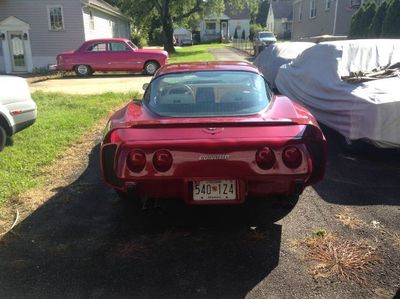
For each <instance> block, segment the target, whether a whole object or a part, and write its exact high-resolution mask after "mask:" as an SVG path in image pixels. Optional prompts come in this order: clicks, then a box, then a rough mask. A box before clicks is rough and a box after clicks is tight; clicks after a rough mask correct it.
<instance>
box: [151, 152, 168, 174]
mask: <svg viewBox="0 0 400 299" xmlns="http://www.w3.org/2000/svg"><path fill="white" fill-rule="evenodd" d="M172 160H173V159H172V155H171V153H170V152H169V151H167V150H159V151H156V152H155V153H154V156H153V165H154V168H155V169H156V170H158V171H160V172H165V171H167V170H168V169H170V168H171V166H172Z"/></svg>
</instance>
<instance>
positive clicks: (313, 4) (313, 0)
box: [310, 0, 317, 19]
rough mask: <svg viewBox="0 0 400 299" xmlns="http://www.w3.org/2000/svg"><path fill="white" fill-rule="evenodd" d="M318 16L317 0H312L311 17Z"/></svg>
mask: <svg viewBox="0 0 400 299" xmlns="http://www.w3.org/2000/svg"><path fill="white" fill-rule="evenodd" d="M316 16H317V7H316V6H315V0H310V19H311V18H315V17H316Z"/></svg>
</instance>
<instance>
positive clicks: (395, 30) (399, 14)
mask: <svg viewBox="0 0 400 299" xmlns="http://www.w3.org/2000/svg"><path fill="white" fill-rule="evenodd" d="M387 5H388V7H387V11H386V16H385V18H384V20H383V24H382V33H381V36H382V37H392V38H396V37H397V38H398V37H400V0H390V1H389V2H388V4H387Z"/></svg>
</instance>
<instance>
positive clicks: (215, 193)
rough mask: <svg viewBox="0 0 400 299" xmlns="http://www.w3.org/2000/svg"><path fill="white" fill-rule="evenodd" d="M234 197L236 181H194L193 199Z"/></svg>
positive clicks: (228, 198)
mask: <svg viewBox="0 0 400 299" xmlns="http://www.w3.org/2000/svg"><path fill="white" fill-rule="evenodd" d="M233 199H236V181H235V180H220V181H194V182H193V200H233Z"/></svg>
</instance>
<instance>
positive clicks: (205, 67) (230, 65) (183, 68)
mask: <svg viewBox="0 0 400 299" xmlns="http://www.w3.org/2000/svg"><path fill="white" fill-rule="evenodd" d="M194 71H246V72H253V73H257V74H260V72H259V70H258V69H257V67H255V66H254V65H252V64H249V63H247V62H243V61H209V62H185V63H172V64H166V65H164V66H163V67H162V68H160V69H159V71H158V76H161V75H165V74H170V73H182V72H194Z"/></svg>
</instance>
